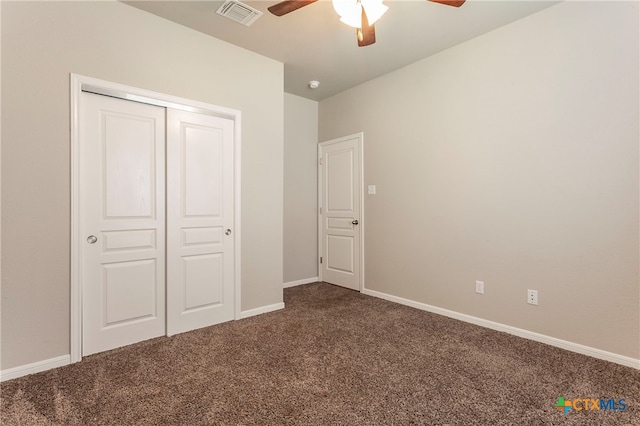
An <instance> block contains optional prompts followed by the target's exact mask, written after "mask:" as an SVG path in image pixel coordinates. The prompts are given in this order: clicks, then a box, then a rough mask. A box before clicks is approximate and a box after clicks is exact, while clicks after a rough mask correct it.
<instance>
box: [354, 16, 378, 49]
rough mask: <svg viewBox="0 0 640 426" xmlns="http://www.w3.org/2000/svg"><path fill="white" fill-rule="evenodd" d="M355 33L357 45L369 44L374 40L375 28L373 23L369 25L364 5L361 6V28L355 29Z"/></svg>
mask: <svg viewBox="0 0 640 426" xmlns="http://www.w3.org/2000/svg"><path fill="white" fill-rule="evenodd" d="M356 35H357V36H358V46H360V47H364V46H369V45H371V44H373V43H375V42H376V29H375V27H374V26H373V25H369V19H368V18H367V14H366V13H365V11H364V7H363V8H362V28H358V29H357V30H356Z"/></svg>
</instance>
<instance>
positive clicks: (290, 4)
mask: <svg viewBox="0 0 640 426" xmlns="http://www.w3.org/2000/svg"><path fill="white" fill-rule="evenodd" d="M317 1H318V0H285V1H281V2H280V3H276V4H274V5H273V6H269V7H268V8H267V10H268V11H269V12H271V13H273V14H274V15H276V16H282V15H286V14H287V13H289V12H293V11H294V10H298V9H300V8H301V7H304V6H306V5H309V4H311V3H315V2H317Z"/></svg>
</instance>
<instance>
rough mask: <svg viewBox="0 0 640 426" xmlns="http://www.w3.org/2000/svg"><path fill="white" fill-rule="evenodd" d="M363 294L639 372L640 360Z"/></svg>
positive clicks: (409, 302)
mask: <svg viewBox="0 0 640 426" xmlns="http://www.w3.org/2000/svg"><path fill="white" fill-rule="evenodd" d="M362 293H363V294H367V295H369V296H373V297H377V298H380V299H385V300H388V301H390V302H395V303H399V304H401V305H405V306H410V307H412V308H416V309H420V310H423V311H427V312H432V313H434V314H439V315H443V316H446V317H449V318H454V319H457V320H460V321H464V322H468V323H471V324H475V325H479V326H481V327H486V328H489V329H491V330H496V331H502V332H505V333H509V334H513V335H515V336H518V337H523V338H525V339H529V340H534V341H536V342H540V343H545V344H547V345H551V346H555V347H557V348H561V349H566V350H568V351H571V352H576V353H579V354H582V355H587V356H591V357H594V358H598V359H602V360H605V361H610V362H613V363H616V364H621V365H624V366H627V367H631V368H635V369H638V370H640V359H635V358H631V357H628V356H624V355H619V354H616V353H613V352H607V351H603V350H601V349H596V348H592V347H590V346H585V345H581V344H578V343H573V342H569V341H566V340H562V339H557V338H555V337H551V336H547V335H544V334H539V333H535V332H533V331H528V330H524V329H521V328H516V327H512V326H510V325H505V324H501V323H498V322H493V321H489V320H486V319H482V318H478V317H474V316H471V315H467V314H461V313H459V312H455V311H450V310H448V309H443V308H438V307H437V306H432V305H427V304H426V303H421V302H416V301H414V300H409V299H405V298H402V297H398V296H393V295H391V294H387V293H381V292H379V291H375V290H369V289H364V290H363V291H362Z"/></svg>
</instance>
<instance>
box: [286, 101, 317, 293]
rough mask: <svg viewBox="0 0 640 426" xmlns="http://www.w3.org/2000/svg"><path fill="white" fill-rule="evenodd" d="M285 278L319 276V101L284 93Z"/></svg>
mask: <svg viewBox="0 0 640 426" xmlns="http://www.w3.org/2000/svg"><path fill="white" fill-rule="evenodd" d="M284 117H285V119H284V282H285V283H290V282H296V281H301V280H307V279H312V278H314V277H317V276H318V233H317V226H318V225H317V223H318V211H317V206H318V196H317V190H316V189H317V176H318V168H317V163H316V162H317V158H318V102H316V101H311V100H309V99H304V98H301V97H299V96H294V95H290V94H288V93H285V95H284Z"/></svg>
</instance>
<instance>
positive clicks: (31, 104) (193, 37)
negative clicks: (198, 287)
mask: <svg viewBox="0 0 640 426" xmlns="http://www.w3.org/2000/svg"><path fill="white" fill-rule="evenodd" d="M2 3H3V4H2V182H3V188H2V353H1V354H2V363H1V368H2V369H7V368H11V367H16V366H20V365H25V364H29V363H33V362H37V361H41V360H46V359H50V358H54V357H58V356H61V355H65V354H68V353H69V261H70V260H69V259H70V257H69V256H70V254H69V235H70V234H69V232H70V231H69V230H70V142H69V123H70V120H69V73H78V74H81V75H87V76H91V77H96V78H100V79H104V80H109V81H114V82H117V83H122V84H126V85H130V86H135V87H140V88H144V89H149V90H153V91H157V92H162V93H167V94H171V95H176V96H181V97H185V98H190V99H195V100H199V101H203V102H208V103H212V104H216V105H221V106H225V107H229V108H234V109H238V110H240V111H241V112H242V213H241V217H242V259H241V261H242V309H243V310H248V309H252V308H257V307H262V306H267V305H272V304H275V303H279V302H281V301H282V282H283V272H282V264H283V262H282V233H283V230H282V221H283V217H282V208H283V207H282V206H283V189H282V180H283V123H284V119H283V95H282V94H283V65H282V64H281V63H279V62H276V61H273V60H270V59H267V58H265V57H262V56H259V55H255V54H253V53H251V52H248V51H246V50H244V49H240V48H237V47H234V46H232V45H229V44H227V43H224V42H222V41H219V40H216V39H213V38H211V37H208V36H205V35H203V34H201V33H198V32H196V31H193V30H189V29H187V28H185V27H182V26H179V25H176V24H173V23H170V22H169V21H166V20H163V19H161V18H158V17H155V16H153V15H150V14H147V13H146V12H142V11H140V10H138V9H135V8H132V7H130V6H127V5H125V4H122V3H117V2H60V3H57V2H56V3H51V2H43V3H33V2H16V3H13V2H2Z"/></svg>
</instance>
